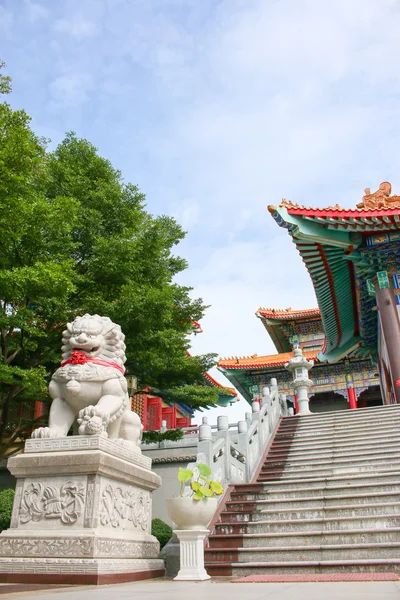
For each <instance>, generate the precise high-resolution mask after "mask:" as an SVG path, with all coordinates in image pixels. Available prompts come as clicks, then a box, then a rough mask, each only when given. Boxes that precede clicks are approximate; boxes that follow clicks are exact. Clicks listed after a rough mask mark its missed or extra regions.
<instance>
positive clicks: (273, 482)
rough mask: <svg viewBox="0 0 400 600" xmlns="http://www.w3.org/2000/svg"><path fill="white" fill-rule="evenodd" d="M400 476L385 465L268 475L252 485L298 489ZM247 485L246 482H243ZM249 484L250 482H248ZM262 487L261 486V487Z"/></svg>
mask: <svg viewBox="0 0 400 600" xmlns="http://www.w3.org/2000/svg"><path fill="white" fill-rule="evenodd" d="M394 477H400V470H399V469H398V468H396V467H394V468H391V467H385V468H384V469H381V468H380V469H379V470H377V469H374V470H373V471H356V472H354V473H349V472H345V473H337V474H328V475H326V474H322V475H314V476H311V475H310V476H309V477H304V474H301V473H300V476H292V477H285V478H284V479H281V478H274V479H268V477H264V478H263V480H262V481H257V482H256V483H254V484H252V485H259V486H262V487H263V488H265V489H273V488H276V489H277V488H278V487H279V488H281V489H282V488H285V489H286V488H288V487H293V485H295V486H296V488H298V489H303V488H304V487H318V486H319V485H321V483H322V482H323V483H324V484H326V486H327V487H331V486H333V485H336V484H341V485H349V486H351V485H354V484H356V483H372V482H374V483H375V482H381V481H388V480H389V478H394ZM242 485H246V484H242ZM247 485H249V484H247ZM235 489H238V490H239V489H246V488H245V487H244V488H242V487H241V485H240V484H239V485H238V484H236V485H235ZM260 489H261V488H260Z"/></svg>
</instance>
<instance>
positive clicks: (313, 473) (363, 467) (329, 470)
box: [257, 459, 399, 482]
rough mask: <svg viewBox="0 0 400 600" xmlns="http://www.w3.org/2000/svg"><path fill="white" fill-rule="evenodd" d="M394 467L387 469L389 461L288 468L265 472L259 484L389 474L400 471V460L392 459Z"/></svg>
mask: <svg viewBox="0 0 400 600" xmlns="http://www.w3.org/2000/svg"><path fill="white" fill-rule="evenodd" d="M391 462H392V463H394V465H395V466H394V467H393V468H392V469H391V468H389V467H386V464H387V461H373V462H368V461H367V462H366V463H364V464H353V465H344V464H339V463H336V464H335V465H333V464H332V465H328V466H326V467H322V466H314V468H312V466H309V468H305V467H304V468H301V467H298V466H297V467H293V468H290V467H287V468H282V469H269V470H263V471H262V472H261V473H260V475H259V476H258V478H257V481H259V482H265V481H268V480H271V481H272V480H274V479H275V480H283V479H293V480H294V479H296V478H297V479H305V478H307V477H311V478H313V477H317V476H324V477H329V476H330V475H348V476H350V475H352V474H356V473H368V472H388V471H390V470H398V469H399V460H398V459H392V460H391Z"/></svg>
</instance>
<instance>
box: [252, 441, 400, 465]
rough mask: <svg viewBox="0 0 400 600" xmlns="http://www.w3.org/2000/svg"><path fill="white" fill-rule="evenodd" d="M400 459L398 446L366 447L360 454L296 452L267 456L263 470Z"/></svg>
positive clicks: (399, 445) (399, 446) (346, 452)
mask: <svg viewBox="0 0 400 600" xmlns="http://www.w3.org/2000/svg"><path fill="white" fill-rule="evenodd" d="M396 454H397V456H399V457H400V444H393V447H392V446H391V447H390V451H389V449H388V448H382V446H380V447H378V446H376V447H375V448H369V447H366V448H364V449H363V450H362V454H361V452H360V453H356V452H348V451H340V450H333V451H332V452H326V451H325V452H323V453H318V452H317V453H315V454H314V453H311V452H296V453H290V454H288V455H287V456H282V455H281V456H280V457H276V456H273V455H272V456H270V455H268V457H267V459H266V461H265V463H264V467H263V468H267V467H269V466H270V465H282V464H286V465H299V466H301V465H303V464H313V465H314V464H315V465H317V464H330V463H332V462H339V461H340V462H343V463H344V462H346V463H350V462H354V463H356V462H360V461H361V462H363V461H367V460H369V459H371V460H374V459H375V458H379V457H381V456H382V457H384V458H388V459H389V458H390V457H391V456H393V455H396Z"/></svg>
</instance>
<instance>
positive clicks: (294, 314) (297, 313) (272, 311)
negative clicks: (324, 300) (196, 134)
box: [256, 307, 321, 321]
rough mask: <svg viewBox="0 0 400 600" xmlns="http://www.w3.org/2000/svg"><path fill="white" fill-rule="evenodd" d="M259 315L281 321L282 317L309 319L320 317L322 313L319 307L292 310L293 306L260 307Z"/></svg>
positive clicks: (257, 313)
mask: <svg viewBox="0 0 400 600" xmlns="http://www.w3.org/2000/svg"><path fill="white" fill-rule="evenodd" d="M256 315H257V316H260V317H265V318H267V319H276V320H278V321H281V320H282V319H288V320H290V321H291V320H296V319H303V318H305V319H309V318H310V317H320V316H321V313H320V311H319V308H309V309H304V310H292V308H291V307H290V308H285V309H279V308H278V309H277V308H262V307H261V308H259V309H258V310H257V312H256Z"/></svg>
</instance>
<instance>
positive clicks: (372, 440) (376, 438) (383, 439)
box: [271, 427, 400, 452]
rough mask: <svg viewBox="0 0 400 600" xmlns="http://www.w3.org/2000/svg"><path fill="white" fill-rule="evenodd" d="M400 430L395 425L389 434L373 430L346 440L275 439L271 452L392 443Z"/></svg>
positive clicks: (397, 438) (399, 433)
mask: <svg viewBox="0 0 400 600" xmlns="http://www.w3.org/2000/svg"><path fill="white" fill-rule="evenodd" d="M399 437H400V432H399V429H398V428H397V427H393V431H392V432H391V433H389V434H385V435H383V434H382V433H380V434H376V435H375V434H374V433H373V432H371V433H370V435H368V434H363V435H361V436H350V437H349V438H348V439H346V440H341V439H338V440H336V438H334V437H329V438H327V439H326V440H323V441H315V442H314V443H310V442H307V441H303V442H296V440H295V438H293V440H289V441H286V442H279V443H278V442H276V441H274V442H273V444H272V446H271V452H278V451H279V452H287V451H289V452H291V451H295V450H304V451H307V450H322V449H324V448H327V449H332V448H347V447H348V448H351V447H353V446H364V445H366V444H392V443H396V441H398V440H399Z"/></svg>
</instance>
